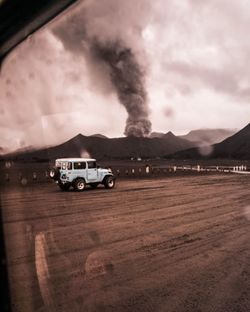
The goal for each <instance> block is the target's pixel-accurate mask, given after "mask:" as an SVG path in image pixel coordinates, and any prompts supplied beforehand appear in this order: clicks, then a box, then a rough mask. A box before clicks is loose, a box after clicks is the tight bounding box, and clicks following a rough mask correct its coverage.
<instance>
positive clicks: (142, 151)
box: [8, 132, 194, 161]
mask: <svg viewBox="0 0 250 312" xmlns="http://www.w3.org/2000/svg"><path fill="white" fill-rule="evenodd" d="M193 146H194V144H193V143H191V142H189V141H187V140H184V139H182V138H178V137H176V136H175V135H174V134H173V133H171V132H169V133H167V134H166V135H164V137H163V138H138V137H123V138H113V139H109V138H105V137H100V136H84V135H82V134H78V135H77V136H75V137H74V138H72V139H70V140H68V141H67V142H65V143H62V144H60V145H57V146H54V147H50V148H46V149H41V150H37V151H31V152H25V153H18V154H11V155H8V157H9V158H10V157H11V158H14V159H17V160H36V161H39V160H43V159H55V158H60V157H94V158H97V159H99V160H101V159H130V158H136V157H141V158H157V157H163V156H165V155H168V154H172V153H175V152H177V151H180V150H184V149H187V148H190V147H193Z"/></svg>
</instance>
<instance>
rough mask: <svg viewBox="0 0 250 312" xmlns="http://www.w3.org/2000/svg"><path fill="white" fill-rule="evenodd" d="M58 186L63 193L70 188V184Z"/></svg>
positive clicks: (59, 184)
mask: <svg viewBox="0 0 250 312" xmlns="http://www.w3.org/2000/svg"><path fill="white" fill-rule="evenodd" d="M58 186H59V187H60V189H61V190H62V191H64V192H66V191H68V190H69V188H70V183H61V182H59V183H58Z"/></svg>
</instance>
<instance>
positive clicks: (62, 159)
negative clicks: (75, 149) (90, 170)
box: [56, 158, 96, 162]
mask: <svg viewBox="0 0 250 312" xmlns="http://www.w3.org/2000/svg"><path fill="white" fill-rule="evenodd" d="M56 161H61V162H64V161H96V159H94V158H58V159H56Z"/></svg>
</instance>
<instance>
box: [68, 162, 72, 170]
mask: <svg viewBox="0 0 250 312" xmlns="http://www.w3.org/2000/svg"><path fill="white" fill-rule="evenodd" d="M71 169H72V163H71V162H68V170H71Z"/></svg>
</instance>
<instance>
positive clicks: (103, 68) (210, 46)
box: [0, 0, 250, 151]
mask: <svg viewBox="0 0 250 312" xmlns="http://www.w3.org/2000/svg"><path fill="white" fill-rule="evenodd" d="M249 29H250V4H249V1H246V0H238V1H235V0H210V1H202V0H183V1H176V0H155V1H149V0H127V1H123V0H102V1H97V0H86V1H81V2H80V5H77V6H75V7H74V8H73V9H72V10H71V11H69V12H68V13H66V14H63V15H62V16H60V17H58V18H57V19H56V20H55V21H53V22H52V23H50V24H49V25H47V26H46V27H44V28H43V29H42V30H40V31H39V32H37V33H36V34H35V35H32V36H30V37H29V39H28V40H26V41H25V42H23V43H22V44H21V45H20V46H19V47H18V48H16V50H15V51H14V52H12V53H11V54H10V55H9V56H8V57H7V58H6V60H5V62H4V63H3V66H2V68H1V72H0V119H1V121H0V132H1V138H0V147H2V148H4V149H5V150H6V151H7V150H13V149H16V148H20V147H24V146H28V145H34V146H43V145H53V144H57V143H61V142H63V141H65V140H67V139H70V138H71V137H73V136H75V135H76V134H78V133H82V134H85V135H90V134H94V133H101V134H104V135H107V136H109V137H118V136H119V137H120V136H123V135H124V129H125V125H126V119H127V117H128V112H127V110H126V108H125V107H124V106H123V105H122V104H121V103H120V100H119V95H118V93H117V90H116V88H115V87H114V81H112V80H111V79H110V68H108V67H107V64H105V62H103V61H102V60H100V58H98V57H97V56H96V55H92V51H93V50H92V46H93V41H94V40H97V41H98V42H99V43H101V44H102V45H106V44H111V43H114V42H121V43H122V46H123V47H125V48H127V49H129V50H130V51H131V52H132V53H133V56H134V58H135V60H136V61H137V62H138V66H140V69H141V73H142V74H143V79H142V81H143V84H144V88H145V92H146V93H147V96H146V98H147V100H146V102H145V107H146V109H147V112H148V113H147V114H148V118H149V120H150V121H151V123H152V131H160V132H168V131H169V130H171V131H172V132H173V133H175V134H183V133H186V132H188V131H189V130H192V129H198V128H234V129H235V128H238V129H240V128H242V127H244V126H245V125H246V124H248V123H249V122H250V118H249V117H250V64H249V60H250V58H249V55H250V40H249Z"/></svg>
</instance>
